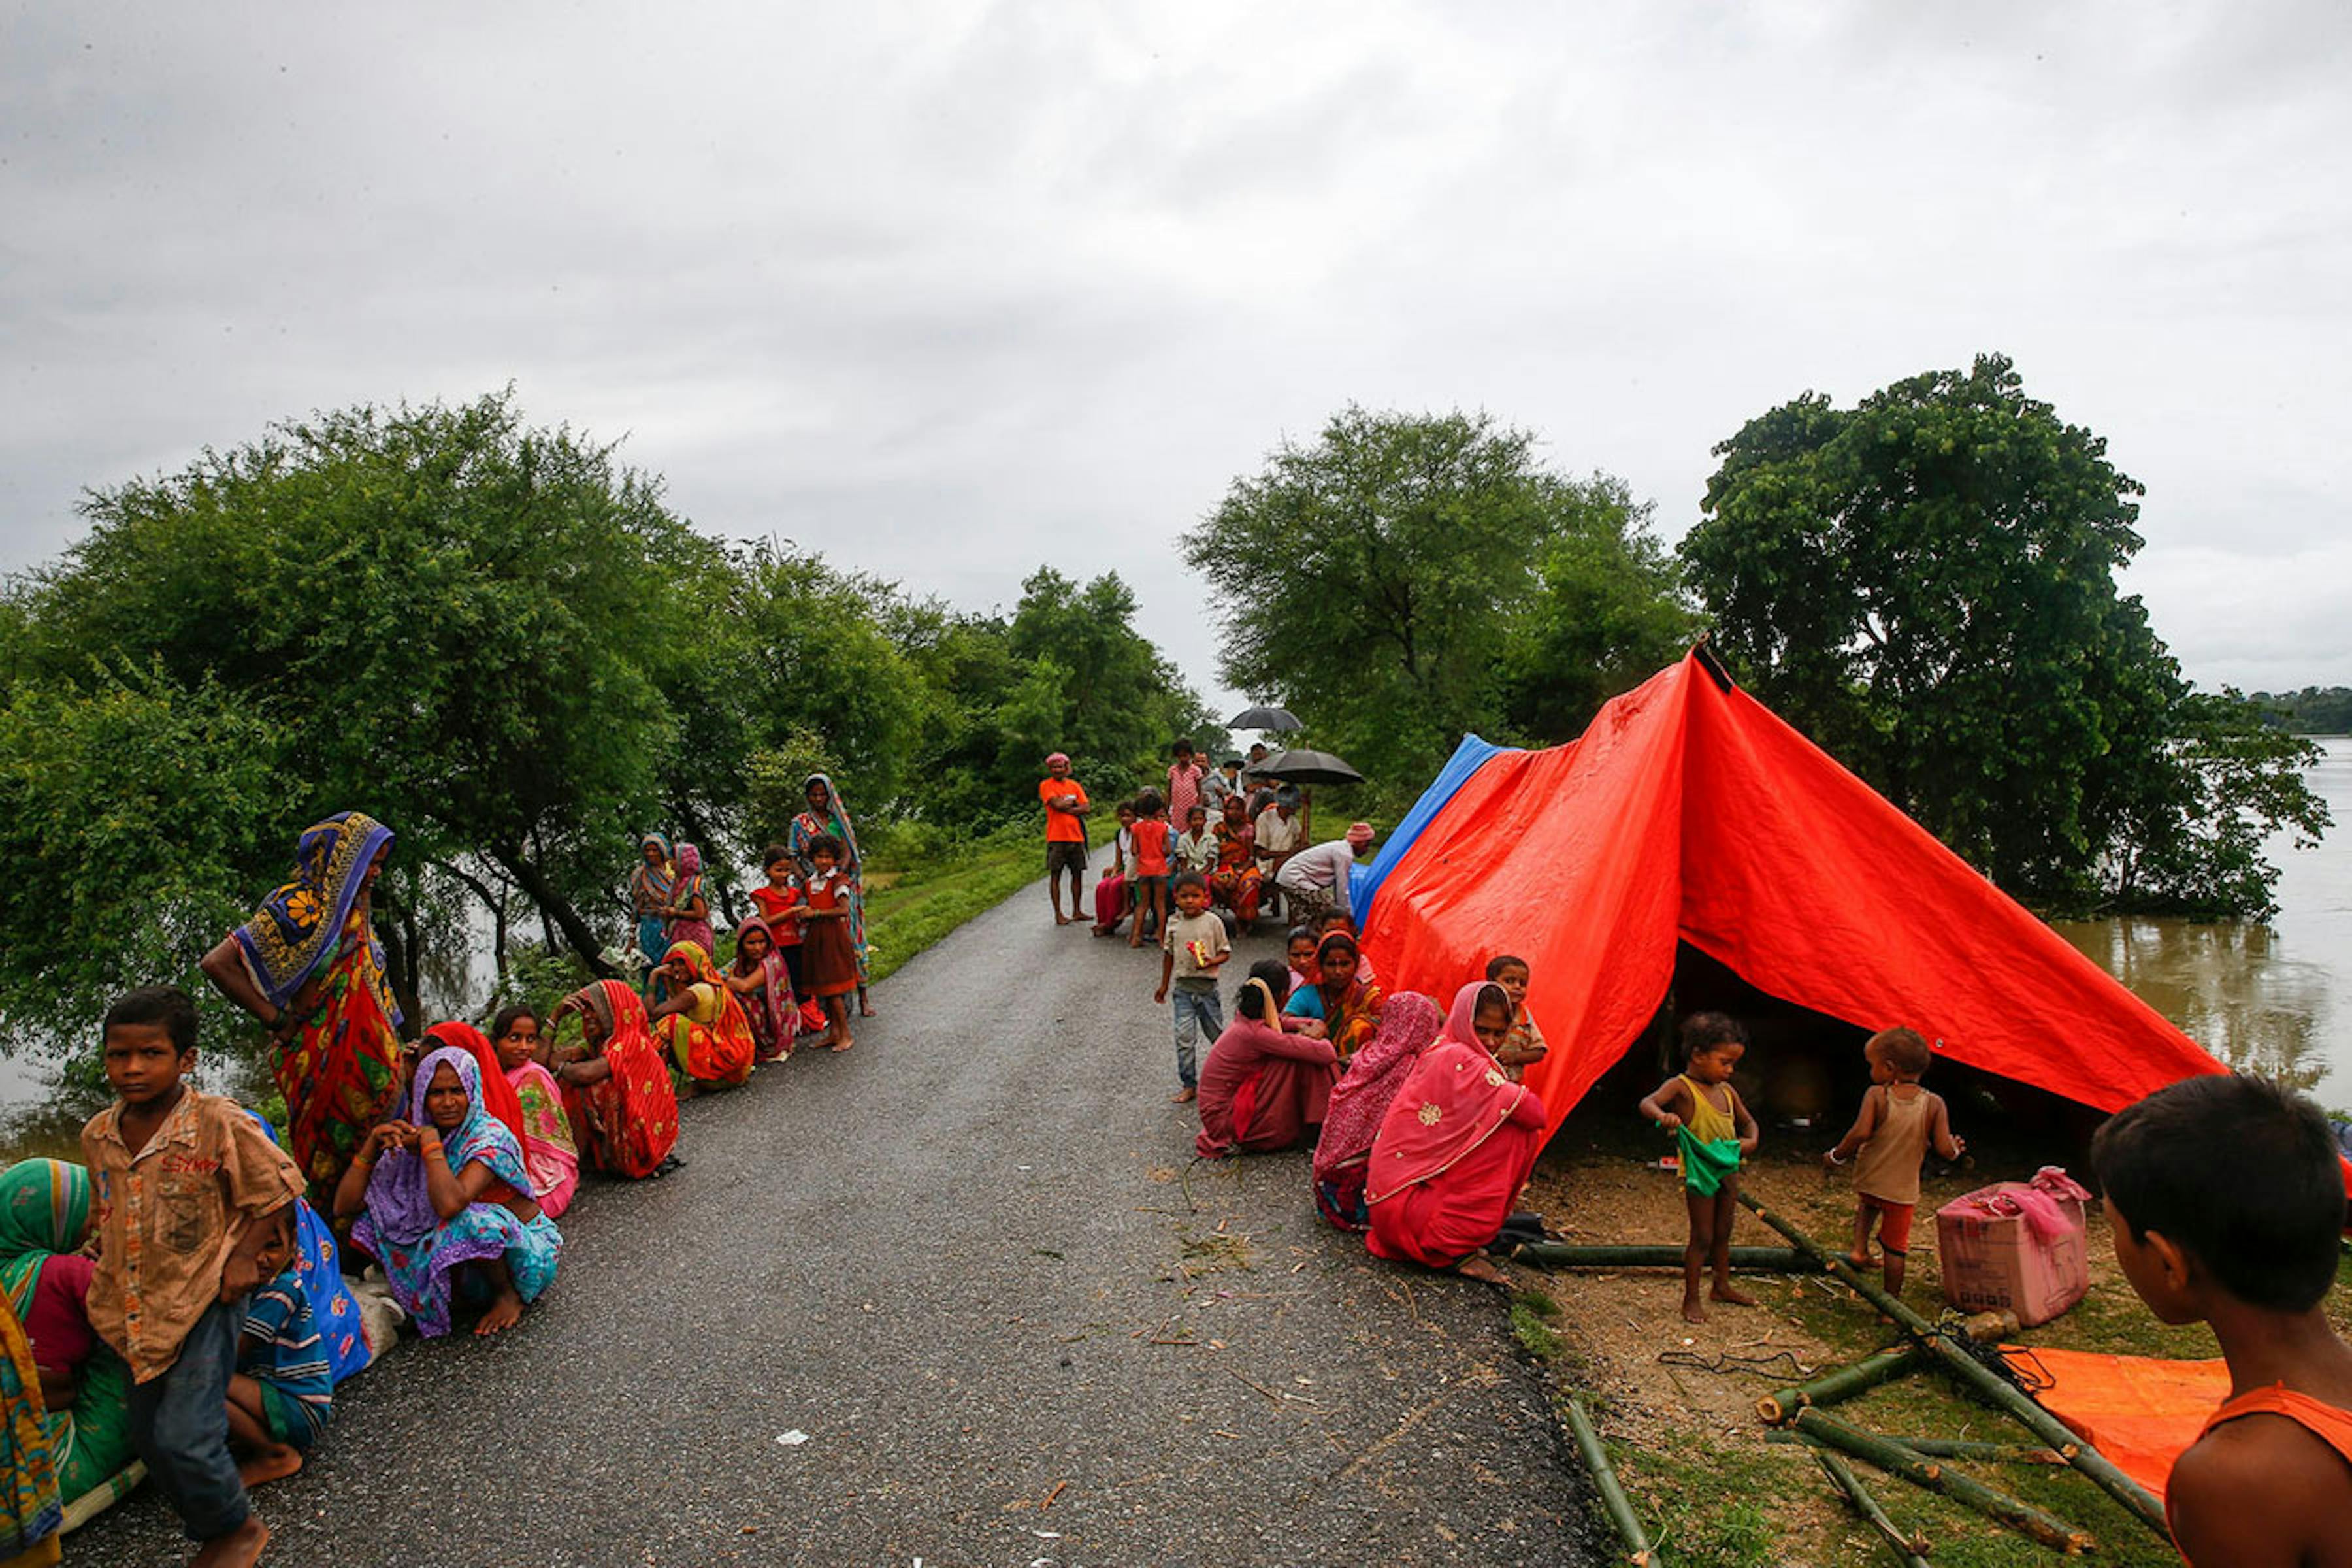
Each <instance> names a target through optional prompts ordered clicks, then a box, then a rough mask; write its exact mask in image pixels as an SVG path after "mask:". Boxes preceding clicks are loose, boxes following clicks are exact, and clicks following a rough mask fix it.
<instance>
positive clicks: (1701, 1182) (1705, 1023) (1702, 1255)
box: [1642, 1013, 1757, 1323]
mask: <svg viewBox="0 0 2352 1568" xmlns="http://www.w3.org/2000/svg"><path fill="white" fill-rule="evenodd" d="M1747 1050H1748V1031H1747V1030H1746V1029H1743V1028H1741V1027H1740V1026H1739V1023H1738V1020H1737V1019H1735V1018H1732V1017H1731V1016H1728V1015H1727V1014H1723V1013H1695V1014H1693V1015H1692V1016H1689V1017H1688V1018H1685V1019H1684V1020H1683V1070H1682V1072H1681V1074H1680V1075H1679V1076H1677V1077H1675V1078H1670V1079H1666V1081H1665V1082H1664V1083H1663V1084H1660V1085H1659V1086H1658V1089H1657V1090H1656V1092H1655V1093H1654V1094H1652V1095H1651V1096H1650V1097H1649V1098H1648V1099H1646V1100H1643V1101H1642V1114H1643V1115H1644V1116H1646V1117H1648V1118H1649V1119H1650V1120H1651V1121H1654V1122H1656V1123H1657V1124H1658V1125H1659V1126H1660V1127H1662V1128H1664V1129H1665V1130H1666V1131H1669V1132H1672V1133H1674V1134H1675V1139H1676V1141H1677V1142H1680V1144H1681V1145H1682V1154H1683V1200H1684V1202H1685V1204H1686V1205H1688V1206H1689V1208H1690V1240H1689V1241H1688V1242H1686V1243H1685V1244H1684V1247H1683V1317H1684V1319H1685V1321H1689V1322H1693V1323H1704V1322H1705V1321H1706V1306H1705V1305H1704V1304H1703V1303H1702V1302H1701V1301H1700V1300H1699V1292H1698V1287H1699V1279H1700V1278H1701V1277H1702V1276H1703V1275H1704V1274H1705V1273H1706V1269H1707V1267H1708V1265H1709V1264H1710V1263H1711V1264H1712V1265H1713V1266H1714V1269H1715V1288H1714V1289H1712V1290H1710V1291H1708V1292H1707V1294H1708V1296H1709V1297H1710V1298H1711V1299H1713V1300H1717V1301H1722V1302H1725V1303H1727V1304H1728V1305H1730V1306H1734V1307H1752V1306H1754V1305H1755V1304H1756V1299H1755V1298H1754V1297H1753V1296H1750V1295H1748V1293H1747V1292H1745V1291H1743V1290H1741V1289H1738V1287H1737V1286H1735V1285H1733V1284H1732V1282H1731V1226H1732V1222H1733V1220H1734V1218H1735V1217H1736V1216H1737V1215H1738V1212H1739V1163H1740V1162H1741V1161H1742V1160H1744V1159H1746V1158H1747V1157H1748V1155H1750V1154H1753V1153H1754V1152H1756V1141H1757V1131H1756V1119H1755V1118H1754V1117H1752V1116H1750V1115H1748V1106H1747V1104H1746V1102H1744V1101H1743V1100H1741V1099H1740V1098H1739V1091H1738V1089H1734V1088H1732V1087H1731V1075H1732V1073H1733V1072H1734V1071H1736V1070H1737V1069H1738V1066H1739V1058H1741V1057H1742V1056H1744V1055H1745V1054H1746V1053H1747Z"/></svg>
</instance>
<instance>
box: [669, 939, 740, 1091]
mask: <svg viewBox="0 0 2352 1568" xmlns="http://www.w3.org/2000/svg"><path fill="white" fill-rule="evenodd" d="M662 969H663V971H664V972H665V975H664V977H665V978H666V979H667V982H668V984H669V995H668V997H667V998H666V999H665V1000H664V1001H663V1002H662V1004H661V1005H660V1006H658V1007H656V1008H655V1009H654V1010H653V1013H652V1015H651V1017H652V1021H653V1028H654V1038H655V1039H656V1040H657V1041H660V1042H661V1043H662V1044H663V1045H665V1046H667V1047H668V1049H669V1054H670V1058H671V1059H672V1060H673V1061H675V1062H676V1063H677V1073H678V1080H677V1088H678V1090H679V1092H680V1093H691V1092H693V1091H694V1090H697V1089H733V1088H734V1087H735V1086H736V1085H738V1084H740V1083H741V1082H742V1081H743V1080H744V1079H748V1078H750V1077H751V1062H752V1058H754V1057H756V1056H757V1055H758V1054H759V1049H760V1042H759V1041H758V1040H757V1039H756V1038H754V1037H753V1036H752V1034H751V1019H750V1018H748V1017H746V1016H744V1013H743V1004H742V1003H741V1002H740V1001H738V1000H736V997H735V993H734V992H733V991H731V990H730V989H729V988H728V984H727V976H725V975H724V974H722V973H719V965H718V964H717V963H715V962H714V961H713V960H712V959H711V956H710V954H709V952H706V951H705V950H704V948H703V946H702V944H701V943H699V942H673V943H671V944H670V950H669V955H668V956H667V958H665V959H664V960H663V961H662Z"/></svg>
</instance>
